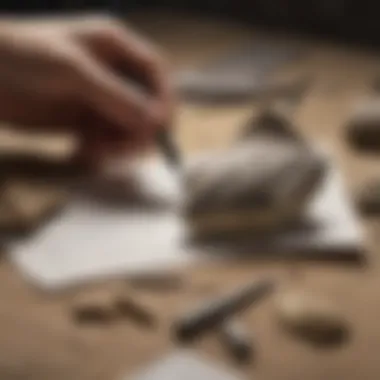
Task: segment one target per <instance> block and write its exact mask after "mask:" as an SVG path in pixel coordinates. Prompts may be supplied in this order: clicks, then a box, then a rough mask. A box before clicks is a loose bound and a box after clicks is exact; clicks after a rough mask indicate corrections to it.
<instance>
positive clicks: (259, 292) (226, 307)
mask: <svg viewBox="0 0 380 380" xmlns="http://www.w3.org/2000/svg"><path fill="white" fill-rule="evenodd" d="M274 286H275V282H274V281H273V280H272V279H263V280H259V281H257V280H256V281H254V282H253V283H250V284H248V285H245V286H243V287H242V288H239V289H238V290H235V291H234V292H233V293H232V294H229V295H227V296H224V297H221V298H218V299H216V300H211V301H210V300H208V301H206V302H205V303H204V304H202V305H201V306H200V307H198V308H196V309H195V310H192V311H190V312H187V313H186V314H185V315H184V316H183V317H181V318H179V319H178V320H177V321H176V322H175V323H174V325H173V329H174V334H175V337H176V339H177V340H178V341H179V342H181V343H189V342H191V341H194V340H195V339H197V338H199V337H200V336H201V335H202V334H203V333H205V332H208V331H210V330H213V329H215V328H217V327H219V326H220V325H221V324H222V323H223V322H225V321H226V320H227V319H228V318H231V317H232V316H234V315H236V314H238V313H240V312H242V311H244V310H246V309H247V308H249V307H250V306H251V305H252V304H254V303H257V302H258V301H259V300H261V299H262V298H263V297H264V296H266V295H268V294H269V293H271V292H272V290H273V289H274Z"/></svg>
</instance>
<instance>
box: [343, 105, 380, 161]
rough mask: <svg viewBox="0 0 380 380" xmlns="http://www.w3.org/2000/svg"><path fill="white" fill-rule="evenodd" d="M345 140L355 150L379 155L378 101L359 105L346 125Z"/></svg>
mask: <svg viewBox="0 0 380 380" xmlns="http://www.w3.org/2000/svg"><path fill="white" fill-rule="evenodd" d="M347 140H348V141H349V143H350V144H351V145H352V146H353V147H354V148H356V149H358V150H360V151H363V152H368V153H378V154H380V101H379V100H378V99H372V100H368V101H366V102H365V103H363V104H361V105H360V106H359V107H358V108H357V109H356V110H355V112H354V113H353V115H352V116H351V118H350V120H349V122H348V125H347Z"/></svg>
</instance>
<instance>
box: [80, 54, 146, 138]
mask: <svg viewBox="0 0 380 380" xmlns="http://www.w3.org/2000/svg"><path fill="white" fill-rule="evenodd" d="M73 65H74V67H73V70H74V72H75V77H76V79H75V83H76V91H77V92H78V94H79V95H80V97H81V99H82V100H83V101H84V102H85V103H87V104H88V105H89V106H90V107H91V108H93V109H94V110H95V111H96V112H98V113H99V114H100V115H103V116H104V117H105V118H106V120H109V121H111V122H112V123H113V125H115V126H120V128H127V127H128V126H131V125H133V126H134V127H135V128H136V129H137V130H141V133H143V130H144V129H146V128H148V126H149V125H151V124H152V115H151V113H150V107H149V99H148V98H147V97H146V96H145V94H144V93H142V92H141V91H139V90H138V89H137V88H135V87H133V86H131V85H130V84H129V83H128V82H126V81H124V80H122V79H121V78H120V77H118V76H117V75H116V74H115V73H113V72H112V71H111V70H109V69H108V68H107V67H105V66H103V65H102V64H101V63H100V62H98V61H96V60H95V59H93V58H92V57H91V56H90V55H87V54H85V53H84V52H82V51H80V52H78V53H77V54H76V56H75V58H74V61H73Z"/></svg>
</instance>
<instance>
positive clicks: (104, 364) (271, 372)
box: [0, 15, 380, 380]
mask: <svg viewBox="0 0 380 380" xmlns="http://www.w3.org/2000/svg"><path fill="white" fill-rule="evenodd" d="M133 21H134V23H135V24H138V25H139V26H140V28H141V30H143V31H144V32H145V33H146V34H147V35H148V36H151V37H152V38H153V39H155V40H156V41H157V42H158V43H159V44H160V45H162V46H163V48H164V49H166V51H167V52H168V55H169V57H170V58H171V60H172V62H173V63H174V65H176V66H182V65H192V64H195V63H197V62H200V61H202V60H206V59H207V58H208V57H209V56H210V55H214V54H217V53H218V52H220V51H222V50H223V49H226V48H228V47H229V46H232V45H234V44H237V43H240V42H242V41H244V40H246V39H248V38H252V37H253V38H258V39H259V38H262V37H263V36H265V34H264V33H262V32H261V33H259V32H257V31H252V30H249V29H247V28H243V27H238V26H236V25H227V24H224V23H221V22H209V21H204V20H203V21H202V20H197V21H196V23H195V22H194V19H188V18H186V19H185V18H181V17H177V16H176V17H174V16H173V15H163V16H162V17H161V18H157V15H153V16H152V15H143V16H140V15H137V16H136V17H134V18H133ZM281 38H282V37H281ZM304 43H306V44H307V46H308V47H309V48H310V55H309V56H308V57H307V58H306V59H305V60H303V61H302V62H299V63H297V65H293V66H292V67H289V69H288V70H286V73H285V74H289V73H290V74H291V73H294V72H299V73H312V74H313V77H315V78H316V82H315V86H314V87H313V90H312V91H311V93H310V94H309V95H308V96H307V97H306V98H305V99H304V101H303V102H302V104H301V106H300V107H299V109H298V110H297V112H296V115H295V121H296V123H297V124H298V126H299V128H300V131H301V132H302V133H305V135H307V136H309V137H310V138H313V139H318V140H323V141H324V142H325V143H327V144H329V145H330V146H331V148H332V149H333V152H334V157H335V159H336V160H337V161H338V162H339V164H340V165H341V167H342V170H344V173H345V175H346V179H347V182H348V184H349V185H350V187H351V188H352V189H355V188H356V187H357V186H358V185H360V183H362V182H363V181H364V180H365V179H366V178H369V177H371V176H373V175H376V174H377V175H379V174H380V168H379V165H378V163H377V162H376V160H373V159H372V160H371V159H368V158H363V157H358V156H354V155H353V154H352V153H351V152H350V151H349V150H348V149H347V148H346V147H345V144H344V142H343V140H342V132H343V127H344V122H345V120H346V118H347V115H348V112H349V111H350V110H351V108H352V106H353V105H354V104H355V102H357V100H358V99H359V98H360V97H362V96H366V95H368V93H369V90H368V85H369V84H370V81H371V80H372V79H373V77H374V76H375V75H376V74H377V72H378V66H379V59H378V58H377V57H376V56H374V55H371V54H369V53H363V52H352V51H349V50H348V49H345V48H343V47H334V46H328V45H325V44H321V43H318V42H316V41H304ZM285 74H284V75H285ZM254 109H255V105H252V104H246V105H241V106H231V107H223V108H218V107H195V106H189V105H184V104H181V105H180V107H179V112H178V123H177V124H178V127H179V128H178V139H179V142H180V144H181V146H182V147H183V149H184V151H185V152H187V153H189V152H194V151H198V150H205V149H208V148H211V147H216V146H225V145H227V144H228V142H229V141H230V140H231V138H233V136H234V135H235V133H236V132H237V130H238V127H239V126H241V125H242V123H243V122H244V121H245V120H246V119H247V118H248V117H249V116H250V115H251V114H252V112H253V110H254ZM365 226H366V232H367V235H368V239H367V241H366V244H367V246H368V248H369V253H368V264H367V265H366V266H364V267H355V266H350V267H347V266H344V265H342V266H340V265H331V264H330V265H328V264H311V263H309V264H306V263H304V264H299V265H298V268H299V269H300V272H301V276H300V278H298V279H297V280H293V283H292V282H291V281H288V282H285V284H284V288H285V287H286V286H297V287H299V288H304V289H307V290H315V291H316V292H319V293H321V294H326V295H328V297H330V298H331V299H332V300H333V301H334V302H336V304H337V305H338V306H339V307H340V308H341V309H342V311H343V312H344V313H345V314H346V315H347V318H348V319H349V321H350V323H351V325H352V337H351V340H350V342H349V344H347V345H345V346H343V347H341V348H339V349H336V350H318V349H316V348H313V347H310V346H308V345H305V344H304V343H301V342H299V341H296V340H293V339H291V338H289V337H288V336H287V335H285V334H284V333H283V332H282V331H281V330H280V329H279V328H278V326H277V324H276V321H275V315H274V311H273V301H272V300H268V301H266V302H264V303H263V304H262V305H260V307H258V308H257V309H256V310H252V312H249V313H248V314H247V315H246V316H245V317H244V319H245V322H246V324H247V325H248V326H249V327H250V331H251V332H252V335H254V336H255V341H256V344H257V351H258V352H257V360H256V361H255V363H253V364H252V365H251V366H250V367H248V368H246V369H245V370H244V372H245V373H247V374H249V375H250V376H249V378H258V379H265V380H269V379H270V380H276V379H281V380H298V379H299V380H301V379H302V380H303V379H308V380H322V379H323V380H326V379H328V380H330V379H331V380H335V379H345V380H354V379H365V380H372V379H373V380H375V379H378V378H379V376H380V361H379V360H378V352H379V351H380V329H379V328H378V325H377V324H378V321H379V320H380V260H379V258H378V254H380V248H379V244H378V243H379V242H380V238H379V237H378V236H380V227H379V226H377V225H376V223H369V222H366V223H365ZM290 267H291V266H290V265H289V264H287V263H281V262H270V261H269V262H255V261H249V262H239V263H236V264H234V265H228V266H223V265H222V264H214V265H212V264H208V265H207V267H206V266H205V267H199V268H195V269H192V270H187V271H186V272H185V273H184V277H185V278H187V279H188V280H189V281H190V282H191V284H192V286H191V287H189V289H186V290H184V291H181V292H173V293H170V294H152V293H148V292H142V291H140V293H139V294H138V296H139V297H140V298H141V300H142V301H144V302H147V303H149V304H150V305H151V307H152V308H153V309H154V310H156V311H157V313H158V315H159V318H160V321H161V328H160V329H159V331H157V332H151V331H145V330H143V329H138V328H136V326H134V325H132V324H131V323H128V322H126V321H124V322H123V321H120V322H116V323H112V324H109V325H107V324H106V325H104V326H79V325H77V324H75V322H74V321H73V319H72V314H71V308H70V305H71V303H72V300H73V297H75V296H77V294H78V293H79V292H85V293H86V292H87V293H92V292H98V291H99V292H109V293H112V292H114V293H117V292H127V293H128V292H134V293H137V291H134V290H131V289H128V288H127V286H126V284H125V283H124V282H123V281H122V280H118V281H112V282H107V283H104V284H97V285H96V286H95V285H94V286H91V287H87V288H83V289H79V290H78V291H76V292H70V293H65V294H60V295H53V294H42V293H40V292H39V291H38V290H36V289H35V288H32V287H29V286H28V283H27V282H26V281H25V280H24V279H23V278H22V276H21V275H20V274H19V273H18V272H17V270H16V269H15V268H14V267H12V265H11V264H10V263H9V262H8V261H7V260H6V258H5V257H4V258H3V260H2V261H1V264H0V282H1V287H0V299H1V301H2V307H1V308H0V378H1V379H18V380H19V379H28V380H45V379H46V380H52V379H54V380H61V379H62V380H68V379H70V380H76V379H78V380H86V379H91V380H95V379H96V380H98V379H99V380H103V379H104V380H108V379H117V378H118V377H117V376H120V374H123V373H126V374H127V373H130V372H132V371H134V370H136V369H138V368H139V367H140V366H144V365H146V364H147V363H148V362H149V361H150V360H152V359H153V358H158V357H160V355H163V354H164V353H165V352H166V351H169V350H171V349H173V347H172V343H171V342H170V339H169V334H168V328H169V326H170V321H171V319H172V317H173V315H175V314H176V313H177V312H178V311H180V310H182V309H183V308H184V307H185V306H186V305H188V304H189V303H191V302H193V301H196V300H199V299H202V298H203V297H205V296H207V295H208V294H210V293H218V292H220V291H222V290H223V289H224V288H229V287H231V286H233V285H235V284H239V283H241V282H242V281H244V280H245V279H249V278H252V277H253V276H254V275H255V274H262V273H265V274H267V273H276V274H277V273H278V274H281V275H285V276H286V275H289V269H290ZM196 349H197V350H199V351H200V352H202V353H204V354H205V355H209V356H210V357H211V358H213V359H215V360H216V361H218V360H219V361H222V362H226V363H227V364H231V365H232V363H230V359H229V358H228V356H227V355H226V354H225V352H223V350H222V349H221V348H220V347H218V345H217V344H215V342H214V341H213V339H212V337H210V338H207V339H205V340H204V341H202V342H200V343H199V344H197V346H196Z"/></svg>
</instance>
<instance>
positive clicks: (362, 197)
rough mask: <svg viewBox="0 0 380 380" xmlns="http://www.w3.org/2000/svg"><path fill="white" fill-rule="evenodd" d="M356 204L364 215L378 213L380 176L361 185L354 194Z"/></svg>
mask: <svg viewBox="0 0 380 380" xmlns="http://www.w3.org/2000/svg"><path fill="white" fill-rule="evenodd" d="M356 204H357V207H358V209H359V210H360V212H361V213H362V214H364V215H380V178H379V179H377V180H373V181H371V182H369V183H367V184H366V185H365V186H363V187H362V189H361V190H360V191H359V193H358V194H357V196H356Z"/></svg>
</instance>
